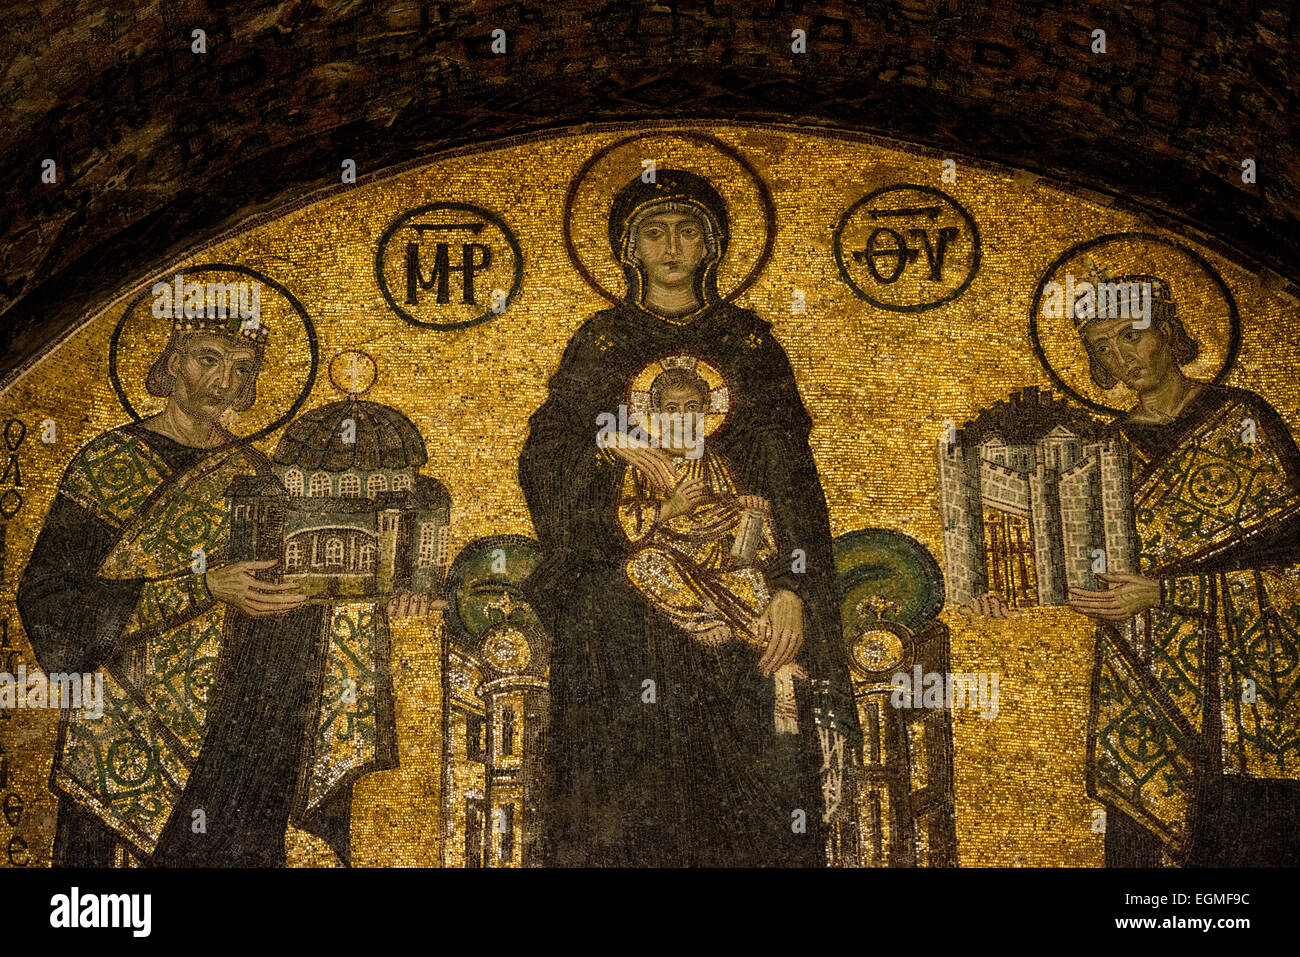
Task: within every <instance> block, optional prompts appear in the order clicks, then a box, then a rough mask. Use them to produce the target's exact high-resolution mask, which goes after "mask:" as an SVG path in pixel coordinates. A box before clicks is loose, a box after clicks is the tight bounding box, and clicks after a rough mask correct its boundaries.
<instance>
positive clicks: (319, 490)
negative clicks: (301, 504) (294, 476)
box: [308, 472, 330, 498]
mask: <svg viewBox="0 0 1300 957" xmlns="http://www.w3.org/2000/svg"><path fill="white" fill-rule="evenodd" d="M308 491H309V494H310V495H311V496H312V497H313V498H327V497H329V494H330V476H329V473H328V472H313V473H312V476H311V485H310V486H309V488H308Z"/></svg>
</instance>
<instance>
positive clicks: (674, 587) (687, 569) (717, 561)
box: [618, 368, 806, 733]
mask: <svg viewBox="0 0 1300 957" xmlns="http://www.w3.org/2000/svg"><path fill="white" fill-rule="evenodd" d="M708 409H709V385H708V383H707V382H706V381H705V380H704V378H703V377H701V376H700V375H699V374H698V373H696V372H694V371H693V370H688V369H684V368H672V369H667V370H665V371H664V372H661V373H660V374H659V375H658V376H656V377H655V379H654V381H653V383H652V384H651V386H650V403H649V410H648V411H649V413H650V416H649V418H650V422H651V434H652V436H653V437H654V438H655V439H656V440H657V441H656V442H655V444H657V445H658V449H657V450H651V451H655V452H657V456H656V457H657V458H658V459H659V460H660V462H659V463H657V464H660V465H661V468H667V469H668V470H669V471H670V472H671V476H672V482H671V487H670V489H669V490H661V489H662V486H663V485H664V484H665V483H663V482H658V483H655V482H651V481H650V479H649V477H648V476H647V475H646V473H645V472H644V471H643V470H642V469H641V468H639V467H636V466H629V467H628V469H627V471H626V473H625V476H624V479H623V486H622V489H621V492H620V494H619V498H618V519H619V525H620V526H621V527H622V529H623V532H624V534H625V535H626V536H627V539H628V541H629V542H630V543H631V544H632V546H633V547H632V550H631V552H630V554H629V556H628V558H627V561H626V564H625V566H624V567H625V571H626V573H627V578H628V580H629V581H630V582H631V584H632V586H633V588H635V589H636V591H637V592H638V593H639V594H640V595H641V596H642V597H643V598H645V600H646V601H647V602H648V603H649V604H650V605H651V606H652V607H654V608H655V609H657V610H658V611H660V612H662V613H663V614H664V615H666V616H667V617H668V618H669V619H670V620H671V621H672V622H673V623H674V624H676V625H677V626H678V627H679V628H681V629H683V630H684V631H686V632H688V633H689V634H691V635H692V636H693V637H694V638H695V639H696V640H698V641H700V642H701V643H703V644H705V645H710V646H717V645H722V644H725V643H726V642H729V641H735V640H739V641H743V642H745V643H746V644H749V645H751V646H753V647H755V648H757V649H759V650H760V651H762V650H764V649H766V648H767V646H768V643H769V641H770V640H771V637H772V635H771V626H770V624H769V623H768V621H767V619H766V617H765V616H764V615H763V612H764V610H765V609H766V608H767V605H768V602H769V601H771V598H772V586H771V582H770V581H769V579H768V577H767V575H766V573H765V572H764V570H763V569H764V566H765V565H767V564H768V563H770V562H771V561H772V560H773V558H774V557H775V556H776V543H775V540H774V537H773V535H772V514H771V507H770V505H769V503H768V502H767V500H766V499H764V498H762V497H760V496H757V495H741V494H740V492H739V489H738V488H737V485H736V481H735V479H734V477H733V474H732V469H731V466H730V465H729V464H728V462H727V461H726V459H725V458H724V457H723V456H722V455H720V454H718V453H717V452H714V451H713V450H711V449H710V448H709V447H708V446H707V444H706V443H705V430H704V428H703V422H704V418H705V415H706V414H707V412H708ZM795 677H799V678H806V672H805V671H804V669H803V668H802V667H801V666H800V665H798V664H796V663H793V662H792V663H790V664H787V665H784V666H783V667H781V668H779V669H777V671H776V672H775V674H774V675H773V680H774V681H775V683H776V714H775V722H776V730H777V731H778V732H782V733H797V731H798V722H797V717H796V708H795V698H794V685H793V679H794V678H795Z"/></svg>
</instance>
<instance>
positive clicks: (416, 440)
mask: <svg viewBox="0 0 1300 957" xmlns="http://www.w3.org/2000/svg"><path fill="white" fill-rule="evenodd" d="M348 419H352V420H353V422H354V423H355V424H356V441H355V442H344V441H343V423H344V422H345V421H347V420H348ZM271 460H272V461H273V462H274V463H275V464H276V465H283V466H289V465H296V466H298V467H299V468H306V469H324V470H326V471H329V472H343V471H346V470H348V469H377V468H387V469H401V468H419V467H420V466H422V465H424V463H425V462H427V461H428V460H429V453H428V450H427V449H426V448H425V445H424V439H423V438H421V437H420V431H419V429H417V428H416V427H415V424H414V423H413V422H411V420H410V419H408V418H407V417H406V416H404V415H402V413H400V412H398V411H397V410H396V409H394V408H392V407H390V406H387V405H381V404H380V403H378V402H365V401H362V400H361V399H358V398H356V397H353V398H351V399H345V400H343V401H341V402H331V403H330V404H329V405H322V406H320V407H319V408H316V409H312V410H311V411H310V412H305V413H303V414H302V415H301V416H299V417H298V418H297V419H295V420H294V421H293V422H291V423H290V424H289V427H288V428H286V429H285V430H284V436H283V437H282V438H281V439H280V444H279V446H277V447H276V450H275V454H274V455H273V456H272V457H271Z"/></svg>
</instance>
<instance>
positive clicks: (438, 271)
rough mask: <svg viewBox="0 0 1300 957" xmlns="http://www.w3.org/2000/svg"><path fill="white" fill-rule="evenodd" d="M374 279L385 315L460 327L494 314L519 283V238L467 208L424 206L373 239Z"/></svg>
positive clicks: (493, 218)
mask: <svg viewBox="0 0 1300 957" xmlns="http://www.w3.org/2000/svg"><path fill="white" fill-rule="evenodd" d="M375 280H376V282H378V283H379V290H380V292H382V293H383V295H384V300H385V301H386V302H387V303H388V305H389V306H390V307H391V308H392V310H393V311H394V312H395V313H397V314H398V315H399V316H401V317H402V318H403V319H405V320H406V321H407V322H409V323H411V325H413V326H423V327H424V328H426V329H444V330H446V329H464V328H466V327H467V326H473V325H477V324H478V323H480V322H484V321H486V320H488V319H491V318H492V317H493V316H497V315H501V314H502V313H504V312H505V311H506V309H507V308H508V307H509V305H510V303H511V302H513V301H514V298H515V296H516V295H517V294H518V292H519V287H520V286H522V285H523V281H524V256H523V253H522V252H521V251H520V249H519V240H518V239H516V238H515V234H514V232H512V231H511V229H510V227H509V226H508V225H507V224H506V221H505V220H504V219H502V218H501V217H500V216H498V215H497V214H496V213H494V212H492V211H490V210H487V209H484V208H483V207H482V206H475V205H473V204H472V203H451V202H447V203H429V204H428V205H426V206H419V207H417V208H415V209H412V210H409V211H408V212H405V213H403V214H402V215H400V216H398V217H397V218H396V219H395V220H393V222H392V223H391V224H390V225H389V226H388V228H387V229H385V230H384V233H383V235H382V236H380V237H379V246H378V248H377V249H376V250H375Z"/></svg>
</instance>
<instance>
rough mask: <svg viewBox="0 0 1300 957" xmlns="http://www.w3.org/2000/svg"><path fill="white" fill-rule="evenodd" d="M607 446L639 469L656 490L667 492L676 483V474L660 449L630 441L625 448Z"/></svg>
mask: <svg viewBox="0 0 1300 957" xmlns="http://www.w3.org/2000/svg"><path fill="white" fill-rule="evenodd" d="M608 448H609V451H611V452H613V453H614V454H615V455H617V456H618V457H619V458H621V459H622V460H623V461H624V462H626V463H627V464H628V465H631V466H632V467H634V468H637V469H640V470H641V474H642V475H644V476H645V477H646V479H647V480H648V481H649V482H650V485H651V486H652V487H653V488H655V489H656V490H657V491H660V492H667V491H669V490H671V489H672V487H673V486H674V485H676V484H677V476H675V475H674V474H673V468H672V466H671V465H669V464H668V457H667V456H666V455H664V453H663V452H662V451H661V450H659V449H652V448H650V447H649V446H648V445H633V444H631V443H630V442H629V443H628V445H627V447H626V448H620V447H619V446H617V445H610V446H608Z"/></svg>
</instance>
